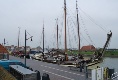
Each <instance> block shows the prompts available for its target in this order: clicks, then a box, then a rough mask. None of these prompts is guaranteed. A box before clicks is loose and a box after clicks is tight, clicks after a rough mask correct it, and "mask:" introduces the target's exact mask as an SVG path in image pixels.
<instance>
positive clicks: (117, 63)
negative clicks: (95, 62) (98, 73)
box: [100, 57, 118, 72]
mask: <svg viewBox="0 0 118 80" xmlns="http://www.w3.org/2000/svg"><path fill="white" fill-rule="evenodd" d="M100 67H108V68H109V69H114V70H115V72H118V58H111V57H105V58H104V60H103V62H102V63H100Z"/></svg>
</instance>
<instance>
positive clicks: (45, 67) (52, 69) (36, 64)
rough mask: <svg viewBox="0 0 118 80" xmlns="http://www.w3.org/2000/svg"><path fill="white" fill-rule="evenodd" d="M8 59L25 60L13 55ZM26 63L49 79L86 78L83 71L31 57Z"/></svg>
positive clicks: (81, 79) (68, 79)
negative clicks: (45, 74)
mask: <svg viewBox="0 0 118 80" xmlns="http://www.w3.org/2000/svg"><path fill="white" fill-rule="evenodd" d="M9 59H16V60H20V61H21V62H23V63H24V62H25V60H24V59H21V58H19V57H14V56H9ZM26 65H27V66H29V67H31V68H32V69H33V70H34V71H35V70H38V71H40V73H41V76H42V74H43V73H48V74H49V76H50V80H86V79H85V73H84V72H79V71H77V70H76V71H75V70H70V68H69V67H65V66H61V65H57V64H52V63H47V62H42V61H37V60H32V59H27V60H26ZM88 80H91V78H90V77H89V79H88Z"/></svg>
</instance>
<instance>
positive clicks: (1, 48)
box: [0, 44, 8, 53]
mask: <svg viewBox="0 0 118 80" xmlns="http://www.w3.org/2000/svg"><path fill="white" fill-rule="evenodd" d="M0 53H8V51H7V49H6V48H5V47H4V46H2V45H1V44H0Z"/></svg>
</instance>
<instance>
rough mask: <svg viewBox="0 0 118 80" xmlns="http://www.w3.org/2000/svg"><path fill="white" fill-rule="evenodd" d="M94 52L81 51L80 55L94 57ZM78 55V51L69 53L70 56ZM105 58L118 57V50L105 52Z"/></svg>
mask: <svg viewBox="0 0 118 80" xmlns="http://www.w3.org/2000/svg"><path fill="white" fill-rule="evenodd" d="M93 53H94V51H81V52H80V54H84V55H93ZM72 54H73V55H77V54H78V50H73V51H71V52H70V51H68V55H72ZM104 56H118V50H110V51H105V53H104Z"/></svg>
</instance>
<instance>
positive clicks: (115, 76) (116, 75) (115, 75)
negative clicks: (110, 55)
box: [111, 72, 118, 80]
mask: <svg viewBox="0 0 118 80" xmlns="http://www.w3.org/2000/svg"><path fill="white" fill-rule="evenodd" d="M111 79H112V80H114V79H118V72H115V73H113V74H112V75H111Z"/></svg>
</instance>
